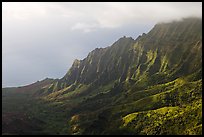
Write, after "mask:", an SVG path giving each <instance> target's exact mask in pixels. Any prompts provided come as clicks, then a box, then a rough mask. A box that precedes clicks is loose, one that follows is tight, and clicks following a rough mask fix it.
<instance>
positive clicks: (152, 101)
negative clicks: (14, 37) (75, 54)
mask: <svg viewBox="0 0 204 137" xmlns="http://www.w3.org/2000/svg"><path fill="white" fill-rule="evenodd" d="M38 89H39V88H38ZM32 95H34V97H37V98H38V99H39V100H40V103H39V104H38V106H39V107H40V108H41V107H42V109H39V110H38V109H36V107H35V109H30V113H31V114H33V113H34V114H36V115H35V117H39V118H40V119H41V120H42V121H46V122H44V123H47V126H44V127H45V129H42V130H43V131H44V130H45V131H46V132H47V131H48V130H49V131H52V132H51V133H61V134H134V135H135V134H136V135H137V134H143V135H144V134H202V21H201V19H199V18H187V19H184V20H182V21H175V22H170V23H160V24H157V25H155V26H154V27H153V29H152V30H151V31H149V32H148V33H147V34H142V35H141V36H139V37H138V38H137V39H135V40H134V39H132V38H130V37H122V38H120V39H119V40H118V41H116V42H115V43H113V45H112V46H109V47H106V48H97V49H95V50H93V51H92V52H90V53H89V54H88V56H87V57H86V58H85V59H83V60H77V59H76V60H75V61H74V63H73V65H72V67H71V68H70V69H69V71H68V72H67V74H66V75H65V76H64V77H63V78H61V79H55V80H52V81H51V82H49V84H47V85H43V87H40V90H38V91H34V94H32ZM30 97H31V96H30ZM46 104H47V105H46ZM34 106H36V105H34ZM47 107H48V108H47ZM44 109H45V110H46V113H44V111H43V112H42V110H44ZM37 112H39V113H40V115H39V116H38V113H37ZM41 114H42V115H41ZM61 114H62V115H61ZM43 116H44V117H43ZM49 116H50V117H49ZM57 116H60V117H57ZM47 117H48V118H47ZM55 117H56V118H55ZM44 119H45V120H44ZM63 124H64V125H63ZM50 125H53V126H50ZM59 126H60V128H55V127H59Z"/></svg>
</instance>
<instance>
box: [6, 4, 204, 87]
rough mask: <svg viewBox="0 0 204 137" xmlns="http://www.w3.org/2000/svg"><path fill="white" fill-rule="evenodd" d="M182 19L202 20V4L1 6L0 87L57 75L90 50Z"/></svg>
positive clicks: (64, 71)
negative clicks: (0, 52)
mask: <svg viewBox="0 0 204 137" xmlns="http://www.w3.org/2000/svg"><path fill="white" fill-rule="evenodd" d="M188 16H197V17H202V3H201V2H191V3H189V2H187V3H183V2H176V3H169V2H164V3H162V2H159V3H158V2H150V3H148V2H145V3H142V2H127V3H125V2H97V3H96V2H95V3H94V2H93V3H92V2H86V3H84V2H80V3H78V2H77V3H74V2H66V3H64V2H59V3H58V2H45V3H43V2H40V3H38V2H33V3H32V2H29V3H28V2H27V3H26V2H25V3H24V2H18V3H15V2H3V3H2V53H3V59H2V65H3V68H2V69H3V70H2V71H3V78H2V79H3V86H18V85H24V84H29V83H32V82H34V81H37V80H39V79H43V78H44V77H53V78H60V77H63V75H64V74H65V73H66V72H67V70H68V69H69V67H70V66H71V64H72V62H73V60H74V59H75V58H78V59H83V58H85V57H86V56H87V54H88V52H90V51H91V50H93V49H94V48H96V47H106V46H110V45H111V44H112V43H114V42H115V41H116V40H117V39H118V38H120V37H122V36H124V35H126V36H131V37H133V38H136V37H137V36H138V35H139V34H142V33H143V32H148V31H149V30H150V29H151V28H152V27H153V25H154V24H155V23H158V22H164V21H170V20H174V19H181V18H183V17H188Z"/></svg>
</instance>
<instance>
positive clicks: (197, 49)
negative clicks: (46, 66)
mask: <svg viewBox="0 0 204 137" xmlns="http://www.w3.org/2000/svg"><path fill="white" fill-rule="evenodd" d="M201 65H202V22H201V19H195V18H188V19H184V20H183V21H179V22H173V23H172V22H171V23H161V24H157V25H155V26H154V27H153V29H152V30H151V31H150V32H149V33H148V34H143V35H142V36H139V37H138V38H137V39H136V40H134V39H132V38H127V37H123V38H120V39H119V40H118V41H116V42H115V43H114V44H113V45H112V46H110V47H107V48H100V49H98V48H97V49H95V50H93V51H92V52H90V53H89V55H88V56H87V57H86V58H85V59H83V60H77V59H76V60H75V61H74V63H73V65H72V67H71V68H70V69H69V71H68V72H67V74H66V75H65V76H64V77H63V78H62V79H60V80H59V81H58V83H57V84H53V86H52V87H51V88H52V90H54V91H57V90H60V89H63V88H66V87H68V86H70V85H72V84H86V85H88V84H91V83H92V84H96V85H105V84H107V83H109V82H112V81H115V80H118V81H119V82H121V83H122V82H124V81H126V83H128V84H135V85H136V86H137V87H138V88H143V87H145V86H150V85H154V84H158V83H164V82H167V81H171V80H174V79H176V78H178V77H180V76H184V75H188V74H191V73H194V72H195V73H198V77H199V76H201V75H200V74H201Z"/></svg>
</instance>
